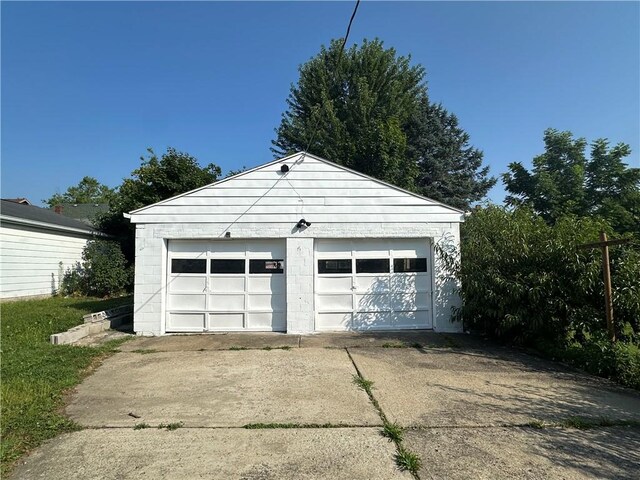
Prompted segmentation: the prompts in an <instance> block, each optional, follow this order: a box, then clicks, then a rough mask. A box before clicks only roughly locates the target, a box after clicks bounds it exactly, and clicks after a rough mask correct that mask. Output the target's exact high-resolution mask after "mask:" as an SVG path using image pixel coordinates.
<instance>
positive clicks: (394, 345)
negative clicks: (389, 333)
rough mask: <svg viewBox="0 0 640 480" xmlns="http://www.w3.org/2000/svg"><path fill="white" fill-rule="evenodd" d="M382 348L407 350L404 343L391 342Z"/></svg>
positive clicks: (384, 344)
mask: <svg viewBox="0 0 640 480" xmlns="http://www.w3.org/2000/svg"><path fill="white" fill-rule="evenodd" d="M382 348H407V346H406V345H405V344H404V343H400V342H391V343H383V344H382Z"/></svg>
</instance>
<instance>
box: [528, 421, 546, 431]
mask: <svg viewBox="0 0 640 480" xmlns="http://www.w3.org/2000/svg"><path fill="white" fill-rule="evenodd" d="M525 425H526V426H527V427H531V428H535V429H536V430H542V429H543V428H544V427H546V425H545V423H544V422H542V421H540V420H531V421H530V422H528V423H526V424H525Z"/></svg>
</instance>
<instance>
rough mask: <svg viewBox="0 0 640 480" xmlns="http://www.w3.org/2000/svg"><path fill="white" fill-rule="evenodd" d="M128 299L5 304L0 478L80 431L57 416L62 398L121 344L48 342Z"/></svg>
mask: <svg viewBox="0 0 640 480" xmlns="http://www.w3.org/2000/svg"><path fill="white" fill-rule="evenodd" d="M127 303H131V297H122V298H116V299H111V300H100V299H95V298H49V299H45V300H26V301H18V302H4V303H2V304H0V309H1V311H2V324H1V327H0V335H1V336H2V365H1V366H0V374H1V376H2V388H1V392H0V395H1V401H2V413H1V417H0V419H1V422H0V423H1V424H2V427H1V435H2V441H1V443H0V460H1V469H0V476H2V477H6V476H7V475H8V473H9V470H10V467H11V465H13V463H14V462H15V461H16V460H17V459H18V458H19V457H20V456H21V455H23V454H24V453H26V452H27V451H29V450H31V449H32V448H35V447H37V446H38V445H40V444H41V443H42V442H43V441H44V440H47V439H49V438H51V437H54V436H56V435H58V434H60V433H62V432H70V431H74V430H77V429H78V428H79V427H78V426H77V425H76V424H74V423H73V422H72V421H70V420H69V419H68V418H66V417H64V416H63V415H62V414H61V408H62V407H63V403H64V393H65V392H66V391H67V390H69V389H70V388H72V387H74V386H75V385H77V384H78V383H79V382H80V381H81V380H82V378H83V377H84V376H85V375H86V374H87V373H88V372H89V371H90V370H91V368H92V367H93V366H96V365H97V364H98V363H99V362H100V360H102V359H103V358H105V357H106V356H108V355H110V354H112V353H114V352H115V349H116V348H115V347H116V346H118V345H120V344H121V343H122V342H123V340H114V341H111V342H108V343H106V344H104V345H101V346H98V347H78V346H73V345H51V344H50V343H49V336H50V335H52V334H54V333H59V332H63V331H65V330H68V329H69V328H71V327H75V326H77V325H80V324H81V323H82V321H83V320H82V316H83V315H86V314H88V313H93V312H98V311H101V310H106V309H109V308H115V307H118V306H120V305H123V304H127Z"/></svg>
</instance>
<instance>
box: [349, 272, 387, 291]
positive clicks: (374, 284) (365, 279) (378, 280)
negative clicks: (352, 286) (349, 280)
mask: <svg viewBox="0 0 640 480" xmlns="http://www.w3.org/2000/svg"><path fill="white" fill-rule="evenodd" d="M356 291H358V292H367V293H373V292H388V291H389V276H388V275H372V276H365V275H356Z"/></svg>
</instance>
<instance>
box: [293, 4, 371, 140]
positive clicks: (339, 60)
mask: <svg viewBox="0 0 640 480" xmlns="http://www.w3.org/2000/svg"><path fill="white" fill-rule="evenodd" d="M359 6H360V0H356V5H355V7H354V8H353V13H351V18H350V19H349V24H348V25H347V32H346V33H345V34H344V39H343V40H342V45H340V51H339V52H338V61H337V62H336V67H335V70H334V71H333V74H334V76H335V75H337V74H338V69H339V68H340V62H341V61H342V53H343V52H344V47H345V46H346V44H347V40H349V33H350V32H351V25H352V24H353V19H354V18H356V13H358V7H359ZM318 107H321V105H318ZM319 119H320V116H319V115H318V116H316V121H315V124H314V126H313V128H312V129H311V132H312V135H311V139H310V140H309V142H308V143H307V148H305V149H304V151H305V152H308V151H309V148H310V147H311V144H312V143H313V140H314V139H315V138H316V132H317V131H318V120H319Z"/></svg>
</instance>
